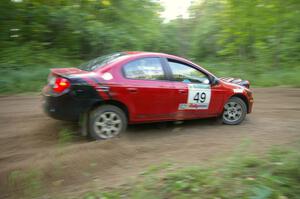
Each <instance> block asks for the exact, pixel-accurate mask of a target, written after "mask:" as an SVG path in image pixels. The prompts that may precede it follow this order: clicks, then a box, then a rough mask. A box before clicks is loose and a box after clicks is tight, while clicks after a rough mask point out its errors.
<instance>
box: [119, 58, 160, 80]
mask: <svg viewBox="0 0 300 199" xmlns="http://www.w3.org/2000/svg"><path fill="white" fill-rule="evenodd" d="M123 71H124V75H125V77H126V78H130V79H143V80H164V79H165V74H164V70H163V67H162V65H161V62H160V58H150V57H147V58H142V59H137V60H134V61H131V62H129V63H127V64H125V65H124V67H123Z"/></svg>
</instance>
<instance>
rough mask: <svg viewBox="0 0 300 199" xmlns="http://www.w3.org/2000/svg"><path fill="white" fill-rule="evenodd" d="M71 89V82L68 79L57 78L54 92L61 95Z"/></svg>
mask: <svg viewBox="0 0 300 199" xmlns="http://www.w3.org/2000/svg"><path fill="white" fill-rule="evenodd" d="M69 87H70V82H69V80H67V79H66V78H63V77H56V78H55V81H54V85H53V91H54V92H57V93H61V92H63V91H64V90H66V89H67V88H69Z"/></svg>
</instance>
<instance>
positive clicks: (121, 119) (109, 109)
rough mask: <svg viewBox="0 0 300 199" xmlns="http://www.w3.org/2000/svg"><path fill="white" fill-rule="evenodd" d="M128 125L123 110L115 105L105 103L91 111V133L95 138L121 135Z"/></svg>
mask: <svg viewBox="0 0 300 199" xmlns="http://www.w3.org/2000/svg"><path fill="white" fill-rule="evenodd" d="M126 127H127V118H126V115H125V113H124V111H123V110H121V109H120V108H119V107H117V106H113V105H103V106H100V107H98V108H96V109H94V110H93V111H92V112H91V113H90V119H89V134H90V136H91V137H92V138H93V139H96V140H98V139H109V138H113V137H116V136H118V135H120V133H122V132H123V131H125V129H126Z"/></svg>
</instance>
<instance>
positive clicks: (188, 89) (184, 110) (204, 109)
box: [167, 59, 223, 119]
mask: <svg viewBox="0 0 300 199" xmlns="http://www.w3.org/2000/svg"><path fill="white" fill-rule="evenodd" d="M167 63H168V66H169V69H170V72H171V74H172V80H173V81H174V87H175V88H174V90H175V93H176V94H175V96H174V101H175V103H176V104H177V107H178V108H177V113H176V118H177V119H189V118H202V117H210V116H214V115H216V114H217V111H216V110H218V108H219V106H220V105H221V104H222V98H223V97H222V92H220V91H219V90H218V89H216V88H215V86H212V85H211V84H210V80H209V77H208V75H207V74H205V73H204V72H202V71H201V70H200V69H198V68H196V67H195V66H192V65H189V64H186V63H184V62H181V61H178V60H172V59H167Z"/></svg>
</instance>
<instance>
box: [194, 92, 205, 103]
mask: <svg viewBox="0 0 300 199" xmlns="http://www.w3.org/2000/svg"><path fill="white" fill-rule="evenodd" d="M205 99H206V93H204V92H202V93H200V92H197V93H196V95H195V96H194V101H197V103H199V101H200V103H203V102H205Z"/></svg>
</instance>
